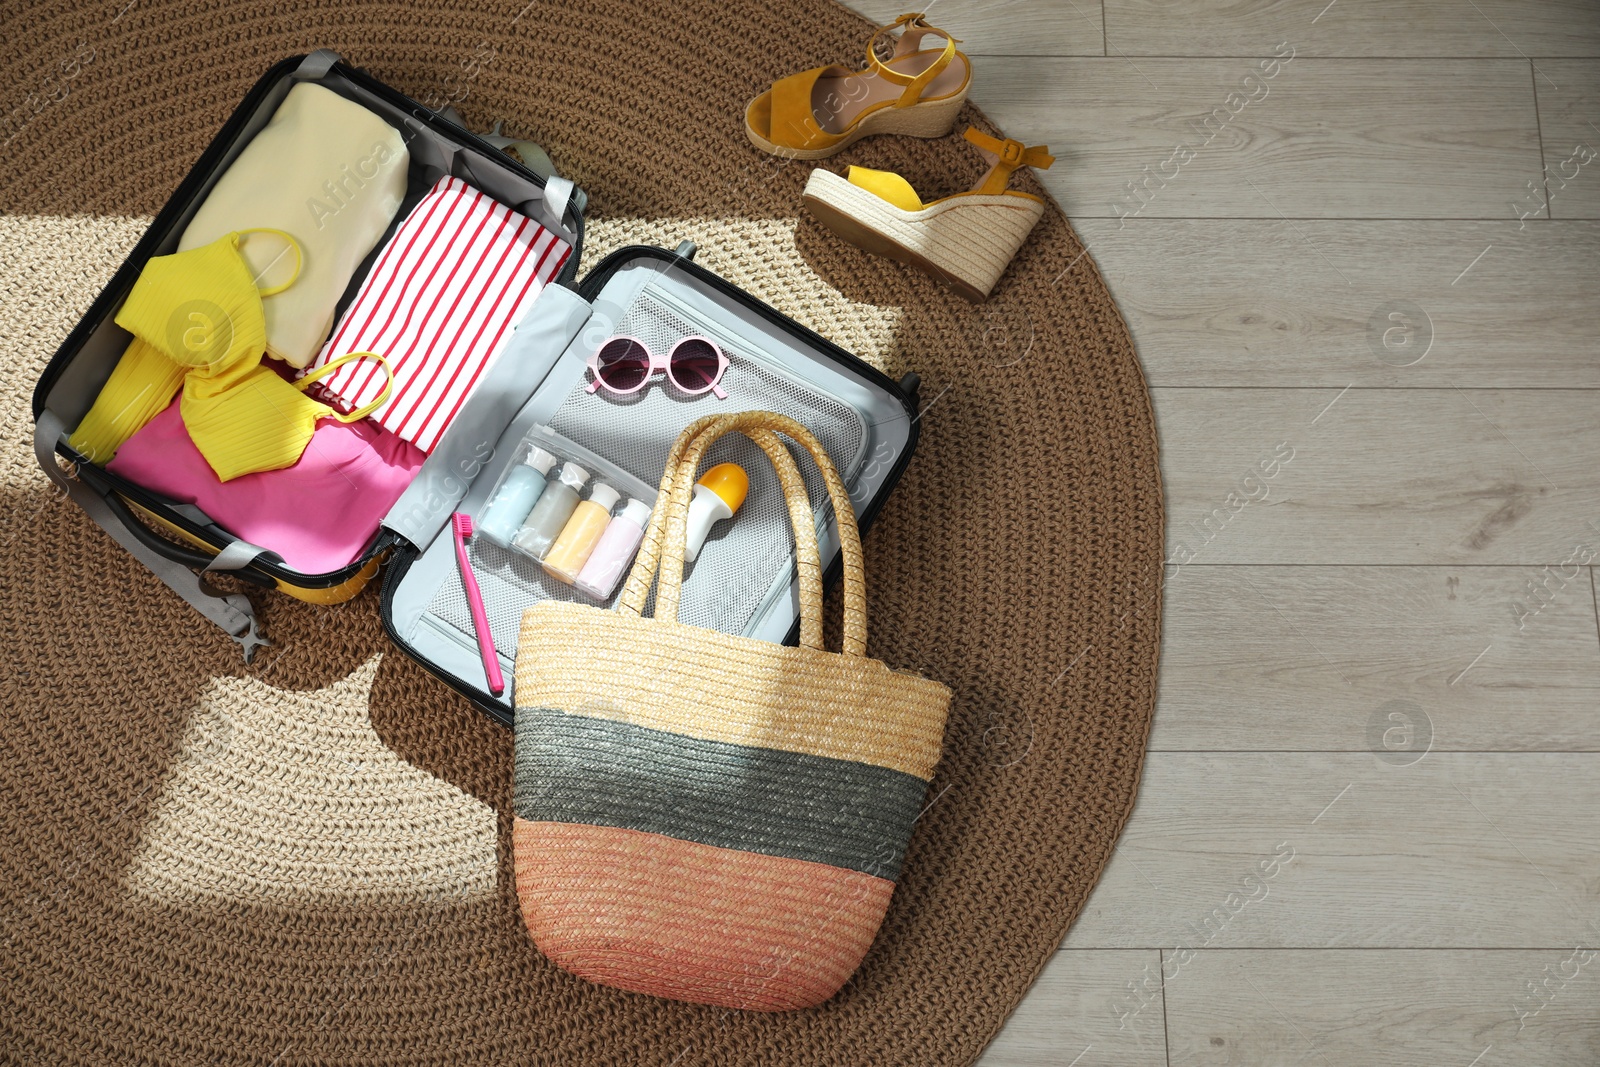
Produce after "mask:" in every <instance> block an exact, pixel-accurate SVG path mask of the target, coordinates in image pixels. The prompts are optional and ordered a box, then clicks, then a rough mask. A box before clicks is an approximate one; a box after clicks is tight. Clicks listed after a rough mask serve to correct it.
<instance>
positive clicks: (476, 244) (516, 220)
mask: <svg viewBox="0 0 1600 1067" xmlns="http://www.w3.org/2000/svg"><path fill="white" fill-rule="evenodd" d="M571 252H572V248H571V246H570V245H568V244H567V242H565V241H563V240H562V239H561V238H559V237H557V236H556V235H555V234H553V233H551V232H550V231H549V230H547V229H545V228H544V227H543V226H541V225H539V224H538V223H537V222H534V221H533V220H532V219H529V218H527V217H525V216H523V215H519V214H517V213H516V212H514V211H512V210H511V209H510V208H508V207H506V206H505V205H504V204H502V203H499V202H498V201H496V200H495V199H494V198H493V197H491V196H489V195H488V194H486V193H484V192H481V191H480V190H478V189H475V188H473V187H472V186H470V185H468V184H467V183H466V182H464V181H462V180H461V179H460V178H454V177H444V178H441V179H439V182H438V183H437V184H436V185H435V186H434V187H433V188H432V189H431V190H430V191H429V192H428V195H427V196H425V197H423V199H422V201H421V202H420V203H418V204H417V206H416V207H415V208H414V209H412V212H411V214H409V215H408V216H406V219H405V221H404V222H402V223H401V224H400V226H399V228H398V229H396V231H395V234H394V237H393V238H392V239H390V241H389V243H388V245H386V246H385V247H384V249H383V252H382V253H381V254H380V255H379V256H378V259H377V262H376V263H374V264H373V266H372V271H371V273H370V274H368V276H367V280H366V281H365V282H364V283H363V284H362V286H361V290H360V292H359V293H357V294H356V298H355V300H354V301H352V302H351V304H350V307H349V308H348V309H347V310H346V311H345V313H344V318H343V319H341V320H340V321H339V325H338V326H337V327H336V328H335V329H334V331H333V336H331V337H330V338H329V339H328V343H327V344H325V345H323V347H322V351H321V352H320V353H318V355H317V358H316V359H314V360H312V362H311V366H310V367H308V368H307V370H308V371H310V370H315V369H316V368H317V367H320V366H323V365H324V364H326V363H329V362H331V361H332V360H334V359H336V358H338V357H339V356H342V355H344V354H346V353H347V352H376V353H378V354H379V355H381V356H383V357H385V358H386V359H387V360H388V361H389V366H390V368H391V369H392V370H393V371H394V390H393V391H392V392H391V393H390V394H389V399H388V400H386V401H384V403H383V406H382V407H380V408H378V409H377V410H376V411H374V412H373V413H372V418H373V419H374V420H376V421H377V423H378V424H379V425H380V426H382V427H383V428H384V429H386V430H388V431H389V432H391V433H393V434H396V435H397V436H399V437H402V438H404V439H405V440H407V441H410V442H411V443H412V444H414V445H416V446H417V447H418V448H420V449H422V450H423V451H424V452H431V451H432V450H433V446H434V445H435V444H436V443H438V440H439V437H440V435H441V434H442V433H443V432H444V429H445V427H446V426H448V425H449V424H450V420H451V419H452V418H454V417H455V414H456V412H457V411H459V410H461V405H462V403H464V402H465V401H466V399H467V396H468V395H469V394H470V393H471V392H472V390H473V387H474V386H476V385H477V383H478V380H479V379H480V378H481V377H483V374H484V372H485V371H487V370H488V369H489V366H490V364H492V363H493V362H494V360H495V357H496V356H498V355H499V354H500V351H501V349H503V348H504V347H505V343H506V341H507V340H508V339H509V338H510V336H511V331H512V329H513V328H515V326H516V324H517V322H518V321H519V320H520V319H521V318H522V316H523V314H524V313H525V312H526V311H527V310H528V308H529V307H530V306H531V305H532V304H533V301H534V298H535V297H537V296H538V295H539V291H540V290H541V289H543V288H544V286H545V285H546V284H547V283H548V282H549V281H550V279H551V278H553V277H555V275H556V272H557V271H559V270H560V269H561V265H562V264H563V263H565V262H566V261H567V256H568V255H570V254H571ZM384 381H385V376H384V373H383V368H382V367H381V366H380V365H379V364H378V363H377V362H376V361H375V360H352V361H351V362H349V363H346V364H345V365H344V366H342V367H340V368H339V369H338V370H336V371H334V372H333V373H332V374H330V375H328V377H326V378H324V379H322V380H321V381H319V382H318V383H317V389H318V391H319V392H324V393H326V394H331V396H332V397H334V398H337V400H338V401H339V402H341V403H342V404H343V405H345V406H346V409H347V410H353V409H355V408H358V407H362V406H363V405H366V404H370V403H371V402H372V401H374V400H376V399H377V398H378V396H379V395H380V394H381V393H382V392H383V385H384Z"/></svg>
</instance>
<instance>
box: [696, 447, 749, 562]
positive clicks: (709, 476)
mask: <svg viewBox="0 0 1600 1067" xmlns="http://www.w3.org/2000/svg"><path fill="white" fill-rule="evenodd" d="M749 491H750V476H749V475H748V474H746V473H745V472H744V468H743V467H741V466H739V465H738V464H737V463H718V464H717V465H716V466H715V467H712V468H711V469H710V470H708V471H706V472H705V473H704V474H702V475H701V476H700V480H699V481H698V482H695V483H694V496H693V497H692V498H691V499H690V501H689V527H688V531H687V539H686V543H685V544H684V547H683V559H684V562H686V563H693V562H694V560H695V557H696V556H698V555H699V554H700V549H701V547H703V546H704V545H705V543H706V538H707V537H708V536H709V535H710V533H711V527H713V526H715V525H716V524H717V523H719V522H721V521H722V520H723V519H731V518H733V514H734V512H736V511H738V510H739V507H740V505H742V504H743V503H744V498H745V494H747V493H748V492H749Z"/></svg>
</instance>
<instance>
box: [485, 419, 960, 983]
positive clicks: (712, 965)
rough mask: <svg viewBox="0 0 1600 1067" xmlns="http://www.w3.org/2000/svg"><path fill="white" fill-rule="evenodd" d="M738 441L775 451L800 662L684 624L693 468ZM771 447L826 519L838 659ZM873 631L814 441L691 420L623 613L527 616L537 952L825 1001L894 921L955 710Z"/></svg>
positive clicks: (524, 723)
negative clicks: (904, 668)
mask: <svg viewBox="0 0 1600 1067" xmlns="http://www.w3.org/2000/svg"><path fill="white" fill-rule="evenodd" d="M732 431H740V432H743V433H744V434H745V435H747V436H748V437H750V438H751V439H752V440H753V441H755V442H756V444H757V445H759V446H760V447H761V449H762V450H763V451H765V452H766V453H767V455H768V456H769V457H770V458H771V460H772V462H773V465H774V467H775V468H776V470H777V473H778V480H779V482H780V483H781V484H782V486H783V490H784V494H785V496H786V497H787V499H788V504H789V512H790V517H791V519H792V520H793V523H794V529H795V557H796V566H797V569H798V583H799V591H800V643H799V647H796V648H791V647H787V646H784V645H778V644H773V643H770V642H766V641H757V640H754V639H752V638H747V637H738V636H733V635H729V634H724V633H720V632H717V631H714V630H707V629H702V628H700V627H695V626H688V625H684V624H681V623H679V622H678V621H677V609H678V600H679V592H680V589H681V586H682V581H683V551H684V540H685V532H684V531H685V522H686V517H687V513H688V506H689V501H690V498H691V493H692V490H693V484H694V478H695V472H696V470H697V468H698V466H699V464H700V460H701V457H702V456H703V455H704V454H705V451H706V449H707V448H709V447H710V446H711V444H712V443H713V442H715V441H716V440H717V439H718V438H720V437H722V436H723V435H724V434H726V433H729V432H732ZM778 432H781V433H783V434H784V435H785V436H787V437H789V438H790V439H792V440H793V441H795V442H796V443H798V444H799V445H801V446H802V447H804V448H805V449H807V450H808V451H809V452H810V453H811V455H812V457H813V459H814V460H815V461H816V464H817V466H818V468H819V469H820V470H821V471H822V475H823V479H824V481H825V482H826V484H827V487H828V493H829V496H830V497H831V499H832V502H833V510H834V514H835V516H836V518H837V521H838V526H839V539H840V542H841V555H842V557H843V560H844V627H843V633H844V640H843V650H842V652H840V653H832V652H828V651H826V650H825V649H824V648H823V644H822V570H821V564H820V561H819V559H818V551H817V538H816V529H815V525H814V523H815V520H814V517H813V513H812V509H811V503H810V500H809V499H808V498H807V494H806V487H805V482H804V481H803V480H802V478H801V476H800V472H799V470H798V469H797V468H796V466H795V462H794V459H793V457H792V456H791V455H790V454H789V451H788V448H787V447H786V446H785V444H784V442H783V441H782V440H781V439H780V438H779V437H778V436H777V433H778ZM658 563H659V566H660V580H659V585H658V588H657V589H656V600H655V616H654V618H644V617H642V616H641V612H642V611H643V609H644V604H645V599H646V596H647V594H648V593H649V590H650V587H651V584H652V581H653V580H654V579H655V572H656V569H657V565H658ZM866 638H867V633H866V589H865V579H864V577H863V573H862V566H861V540H860V534H859V532H858V530H857V528H856V520H855V513H854V512H853V511H852V509H851V506H850V498H849V495H848V494H847V493H846V491H845V488H844V485H843V483H842V482H841V481H840V479H839V475H838V473H837V472H836V471H835V469H834V467H833V464H832V462H831V461H830V460H829V458H828V455H827V453H826V452H825V451H824V450H823V449H822V446H821V445H820V444H818V442H817V440H816V439H815V438H814V437H813V436H812V435H811V433H810V432H809V431H807V430H806V429H805V428H804V427H803V426H801V425H800V424H799V423H797V422H795V421H794V420H792V419H789V418H787V417H784V416H781V415H777V414H774V413H772V412H745V413H742V414H734V415H714V416H710V417H708V418H704V419H700V420H699V421H697V422H694V423H692V424H690V425H689V426H688V427H687V428H686V429H685V430H684V431H683V434H682V435H681V436H680V437H679V439H678V441H677V443H676V444H675V445H674V447H673V450H672V453H671V455H670V456H669V458H668V460H667V467H666V471H665V473H664V474H663V476H662V479H661V492H660V495H659V496H658V497H657V500H656V508H655V512H654V513H653V514H652V516H651V519H650V525H649V528H648V529H647V530H646V532H645V536H644V540H643V542H642V544H641V547H640V550H639V556H638V559H637V560H636V561H635V563H634V567H633V570H632V572H631V573H630V574H629V576H628V583H627V586H626V587H625V589H624V591H623V595H622V597H621V599H620V601H619V604H618V608H617V610H615V611H602V610H599V609H596V608H593V607H586V606H583V605H579V604H568V603H560V602H553V601H549V602H545V603H541V604H538V605H536V606H534V607H531V608H529V609H528V611H527V613H526V614H525V615H524V616H523V620H522V633H521V639H520V641H519V643H518V645H517V670H516V697H517V713H516V785H515V801H514V804H515V816H516V818H515V823H514V828H513V831H512V833H513V847H514V859H515V865H516V886H517V896H518V899H519V900H520V902H521V906H522V914H523V918H524V920H525V921H526V922H527V925H528V930H529V932H530V933H531V934H532V935H533V939H534V942H535V944H537V945H538V947H539V949H540V950H541V951H543V952H544V953H545V955H547V956H548V957H549V958H550V959H551V960H553V961H554V962H555V963H556V964H557V965H559V966H561V967H562V968H564V969H566V970H567V971H570V972H571V973H573V974H576V975H578V976H579V977H582V978H586V979H588V980H589V981H592V982H598V983H601V984H603V985H610V986H616V987H619V988H622V989H628V990H633V991H635V992H640V993H649V994H653V995H655V996H661V997H670V998H673V999H676V1000H687V1001H696V1002H700V1003H706V1004H715V1005H720V1006H724V1007H732V1008H746V1009H754V1010H762V1011H784V1010H789V1009H794V1008H805V1007H811V1006H814V1005H817V1004H820V1003H822V1002H823V1001H825V1000H827V999H828V998H829V997H831V996H833V994H834V993H836V992H837V991H838V990H839V988H840V987H841V986H842V985H844V983H845V982H846V981H847V980H848V979H849V977H850V975H851V974H852V973H854V971H855V969H856V967H857V966H858V965H859V964H860V962H861V959H862V957H863V956H864V955H865V954H866V952H867V949H868V947H869V946H870V945H871V944H872V940H873V938H874V937H875V936H876V935H877V931H878V927H879V925H880V924H881V923H882V921H883V916H884V913H885V911H886V910H887V909H888V906H889V898H890V895H891V894H892V893H893V891H894V885H895V879H896V878H897V877H898V875H899V872H900V864H901V860H902V858H903V857H904V855H905V850H906V844H907V842H908V840H909V838H910V836H911V829H912V824H913V822H914V821H915V820H916V817H917V814H918V812H919V811H920V810H921V805H922V802H923V798H924V795H925V792H926V789H927V784H928V781H929V779H930V778H931V777H932V776H933V768H934V764H935V763H937V762H938V759H939V749H940V745H941V743H942V740H943V737H944V725H945V715H946V712H947V711H948V709H949V705H950V690H949V689H947V688H946V687H945V686H943V685H941V684H939V683H938V682H935V681H930V680H928V679H925V678H921V677H918V676H916V675H913V674H908V673H902V672H898V671H893V670H890V669H889V667H887V666H886V665H884V664H883V663H882V662H880V661H878V660H874V659H869V658H868V657H867V655H866Z"/></svg>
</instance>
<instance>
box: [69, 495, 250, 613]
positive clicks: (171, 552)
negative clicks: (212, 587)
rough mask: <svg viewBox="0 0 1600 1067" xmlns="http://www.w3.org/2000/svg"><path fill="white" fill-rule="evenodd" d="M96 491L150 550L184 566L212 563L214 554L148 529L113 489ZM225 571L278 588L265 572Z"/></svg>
mask: <svg viewBox="0 0 1600 1067" xmlns="http://www.w3.org/2000/svg"><path fill="white" fill-rule="evenodd" d="M96 491H97V492H100V497H101V499H102V500H104V501H105V502H106V506H107V507H109V508H110V509H111V511H112V513H113V514H115V515H116V516H117V518H119V519H121V520H122V525H124V526H126V527H127V528H128V532H129V533H131V534H133V536H135V537H137V538H138V539H139V540H140V541H141V542H142V543H143V544H144V546H145V547H146V548H148V549H149V550H150V551H152V552H155V553H156V554H158V555H161V556H165V557H166V558H167V559H170V560H171V561H172V562H174V563H181V564H183V565H184V566H185V567H195V568H198V569H199V570H202V571H203V570H205V569H207V568H208V567H211V565H212V564H213V563H215V562H216V557H215V556H212V555H208V554H207V553H205V552H201V551H200V550H199V549H197V548H185V547H184V546H183V545H180V544H177V543H176V542H173V541H168V540H167V539H166V538H165V537H162V536H161V535H160V534H158V533H156V532H155V531H154V530H152V529H150V527H148V526H146V525H145V524H144V523H142V522H140V521H139V519H138V517H137V516H136V515H134V513H133V509H132V508H130V507H129V506H128V502H127V501H126V500H123V499H122V497H120V496H118V495H117V494H116V493H115V492H110V491H103V492H102V491H100V490H96ZM227 573H228V574H231V575H233V576H234V577H235V578H238V579H241V580H242V581H246V582H249V583H250V584H251V585H255V586H260V587H261V588H262V589H276V588H277V587H278V583H277V582H274V581H273V580H272V579H271V578H268V577H267V576H266V575H265V574H257V573H256V572H255V571H247V570H229V571H227Z"/></svg>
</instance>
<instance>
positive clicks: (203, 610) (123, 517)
mask: <svg viewBox="0 0 1600 1067" xmlns="http://www.w3.org/2000/svg"><path fill="white" fill-rule="evenodd" d="M65 429H66V428H65V427H64V426H63V425H62V422H61V418H60V416H58V415H57V414H56V413H55V412H53V411H51V410H50V409H49V408H46V409H45V410H43V411H41V412H40V413H39V418H38V421H37V422H35V423H34V427H33V456H34V459H35V460H37V461H38V463H39V467H40V469H41V470H43V471H44V473H45V474H46V476H48V477H49V479H50V480H51V481H52V482H54V483H55V484H56V486H57V487H59V488H60V489H61V491H62V492H64V493H66V494H67V496H68V497H69V498H70V499H71V500H72V502H73V503H74V504H77V505H78V507H80V508H82V509H83V512H84V514H85V515H88V516H89V518H90V519H91V520H92V521H93V522H94V523H95V525H97V526H99V527H100V528H101V529H102V530H104V531H105V532H106V533H107V534H109V535H110V536H111V539H112V540H113V541H115V542H117V544H119V545H121V546H122V547H123V548H124V549H125V550H126V551H127V552H128V554H129V555H131V556H133V557H134V558H135V559H137V560H138V561H139V562H140V563H143V564H144V565H145V566H146V567H148V568H149V569H150V572H151V573H152V574H154V575H155V576H156V577H157V578H160V579H161V581H162V582H163V583H165V584H166V586H167V588H169V589H171V590H172V591H173V592H174V593H177V594H178V595H179V596H181V597H182V598H183V599H184V600H185V601H187V602H188V604H189V606H190V607H192V608H194V609H195V610H196V611H198V612H199V613H200V614H202V615H204V616H205V617H206V618H207V619H210V620H211V621H212V622H213V623H214V624H216V625H217V626H218V627H219V628H220V629H222V630H223V632H225V633H226V634H227V635H228V636H229V637H231V638H233V639H234V640H235V641H237V642H238V643H239V646H240V648H241V649H242V650H243V652H244V661H245V662H246V663H249V662H250V660H251V659H252V658H253V657H254V656H255V651H256V649H257V648H259V647H261V646H262V645H266V644H270V642H269V641H268V640H267V639H266V637H264V636H263V635H262V633H261V629H260V626H259V624H258V623H257V621H256V611H255V606H254V605H253V604H251V603H250V598H249V597H247V596H245V595H244V594H243V593H227V592H223V591H222V590H219V589H217V588H216V587H214V586H212V585H211V583H210V582H208V581H207V580H206V579H205V577H204V576H203V574H196V573H195V572H194V571H192V570H190V569H189V568H190V566H191V565H193V566H201V567H205V568H207V569H212V570H215V569H226V570H230V571H231V570H236V569H237V568H239V567H242V566H243V565H244V564H245V563H248V562H249V559H240V558H239V556H238V554H237V553H234V552H233V551H232V549H234V548H235V546H232V545H230V546H229V547H228V548H226V549H223V551H222V552H221V553H219V554H218V556H217V557H216V558H215V559H213V558H211V557H209V556H205V555H204V554H202V553H199V552H195V553H192V554H191V553H190V552H189V551H188V550H187V549H184V548H181V547H180V546H178V545H171V544H167V543H166V542H165V541H162V539H161V538H158V537H156V535H155V533H154V531H151V530H149V529H147V528H145V526H144V524H143V523H141V522H139V521H138V520H137V519H136V518H134V516H133V513H132V512H131V511H129V510H128V508H127V505H126V504H124V503H123V502H122V501H121V499H119V498H117V497H116V494H115V493H111V492H109V491H107V492H101V491H100V490H99V489H97V488H96V487H94V486H93V485H91V484H89V482H87V481H85V480H84V479H83V478H79V477H74V476H71V475H69V474H68V473H67V472H66V471H64V470H62V469H61V466H60V464H58V463H57V462H56V453H55V446H56V442H57V441H59V440H60V439H61V435H62V433H63V432H64V431H65ZM113 499H115V500H116V504H113V503H111V501H112V500H113ZM119 505H120V507H119ZM136 530H137V531H138V532H135V531H136ZM149 539H154V540H156V541H161V546H160V547H159V548H158V547H156V546H155V545H152V544H150V543H149ZM259 552H260V549H256V548H254V547H253V546H251V548H250V550H249V555H250V557H252V558H253V557H254V556H255V555H256V554H258V553H259ZM191 556H193V557H198V562H196V563H195V564H190V563H188V562H187V560H188V559H189V558H190V557H191ZM219 564H220V565H221V567H220V568H219V567H218V565H219ZM240 577H245V575H244V574H242V573H241V574H240ZM250 577H252V578H253V577H254V576H250Z"/></svg>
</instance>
